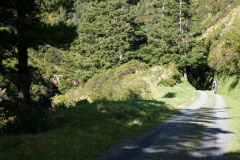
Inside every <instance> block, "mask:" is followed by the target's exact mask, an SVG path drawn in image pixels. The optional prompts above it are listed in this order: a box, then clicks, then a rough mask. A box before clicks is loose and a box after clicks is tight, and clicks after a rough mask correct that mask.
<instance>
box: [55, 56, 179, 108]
mask: <svg viewBox="0 0 240 160" xmlns="http://www.w3.org/2000/svg"><path fill="white" fill-rule="evenodd" d="M180 77H181V75H180V74H179V73H178V70H177V68H176V65H174V64H171V65H170V66H169V67H162V66H157V67H153V68H149V67H148V65H146V64H145V63H143V62H139V61H137V60H132V61H130V62H128V63H126V64H123V65H121V66H119V67H117V68H114V69H109V70H108V71H106V72H104V73H100V74H97V75H95V76H93V77H92V78H91V79H89V80H88V82H87V83H86V84H85V86H84V87H83V88H82V87H79V88H77V89H72V90H70V91H69V92H67V93H66V94H64V95H59V96H55V97H53V98H52V102H53V106H74V105H75V104H76V103H77V102H78V101H81V100H87V101H89V102H94V101H97V100H104V99H105V100H110V101H123V100H128V99H135V98H140V99H151V97H152V94H151V90H152V89H151V88H152V87H156V86H157V84H159V83H161V82H167V83H164V84H162V85H164V86H174V85H176V84H177V83H179V82H180Z"/></svg>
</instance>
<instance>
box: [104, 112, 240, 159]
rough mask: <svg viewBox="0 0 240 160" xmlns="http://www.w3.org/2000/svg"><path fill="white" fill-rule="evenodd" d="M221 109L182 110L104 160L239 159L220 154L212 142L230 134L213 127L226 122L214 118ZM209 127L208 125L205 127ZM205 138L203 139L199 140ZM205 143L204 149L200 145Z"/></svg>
mask: <svg viewBox="0 0 240 160" xmlns="http://www.w3.org/2000/svg"><path fill="white" fill-rule="evenodd" d="M218 112H223V110H222V109H215V110H214V114H213V109H212V108H207V107H202V108H199V109H186V110H184V111H183V112H180V113H179V114H178V115H177V116H176V117H175V118H173V119H172V120H170V121H168V122H166V123H164V124H162V125H161V126H159V127H158V128H157V129H156V130H154V131H152V132H150V133H148V134H147V135H145V136H144V137H142V138H141V139H139V140H138V141H137V142H136V143H134V144H131V145H128V146H125V147H123V148H122V149H121V151H119V152H118V153H114V156H109V157H108V156H107V157H108V158H106V159H108V160H122V159H125V160H148V159H151V160H152V159H153V160H155V159H158V160H221V159H225V158H226V157H230V158H232V159H234V160H237V159H240V158H239V157H240V153H227V154H223V153H222V146H220V147H218V146H217V145H216V144H215V143H216V141H217V140H218V137H217V135H218V134H224V135H228V134H231V132H228V131H226V130H222V129H221V128H218V127H216V126H215V125H214V123H215V122H216V121H217V120H224V119H225V120H226V119H227V118H219V117H216V116H214V115H215V114H217V113H218ZM205 124H210V125H205ZM203 137H205V138H204V139H202V138H203ZM201 141H207V144H208V145H207V146H206V145H205V146H201V145H202V144H200V142H201Z"/></svg>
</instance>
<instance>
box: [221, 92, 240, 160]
mask: <svg viewBox="0 0 240 160" xmlns="http://www.w3.org/2000/svg"><path fill="white" fill-rule="evenodd" d="M223 97H224V99H225V101H226V103H227V106H228V114H229V127H230V131H231V132H232V133H233V134H231V140H230V150H229V153H228V154H227V159H228V160H237V159H240V125H239V122H240V102H239V99H237V98H233V97H230V96H227V95H223Z"/></svg>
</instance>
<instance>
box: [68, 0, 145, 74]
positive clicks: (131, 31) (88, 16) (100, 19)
mask: <svg viewBox="0 0 240 160" xmlns="http://www.w3.org/2000/svg"><path fill="white" fill-rule="evenodd" d="M78 31H79V39H78V40H76V41H75V43H74V44H73V50H74V52H75V53H77V54H80V55H81V56H83V57H85V59H84V62H83V64H82V66H83V68H88V70H92V72H96V70H97V69H107V68H111V67H114V66H116V65H118V64H121V63H123V62H127V61H128V60H129V59H130V58H131V54H132V51H133V50H134V47H135V46H134V44H136V42H137V41H139V40H140V38H139V37H140V36H139V35H141V33H140V31H139V27H137V25H136V24H135V23H134V17H132V16H131V15H130V8H129V4H127V2H126V0H109V1H101V2H90V4H89V6H88V7H87V8H86V11H85V12H84V13H83V15H82V21H81V23H80V25H79V28H78Z"/></svg>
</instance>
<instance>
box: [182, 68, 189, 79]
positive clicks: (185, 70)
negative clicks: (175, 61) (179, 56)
mask: <svg viewBox="0 0 240 160" xmlns="http://www.w3.org/2000/svg"><path fill="white" fill-rule="evenodd" d="M183 77H184V79H185V80H186V81H188V75H187V67H185V68H184V73H183Z"/></svg>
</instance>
